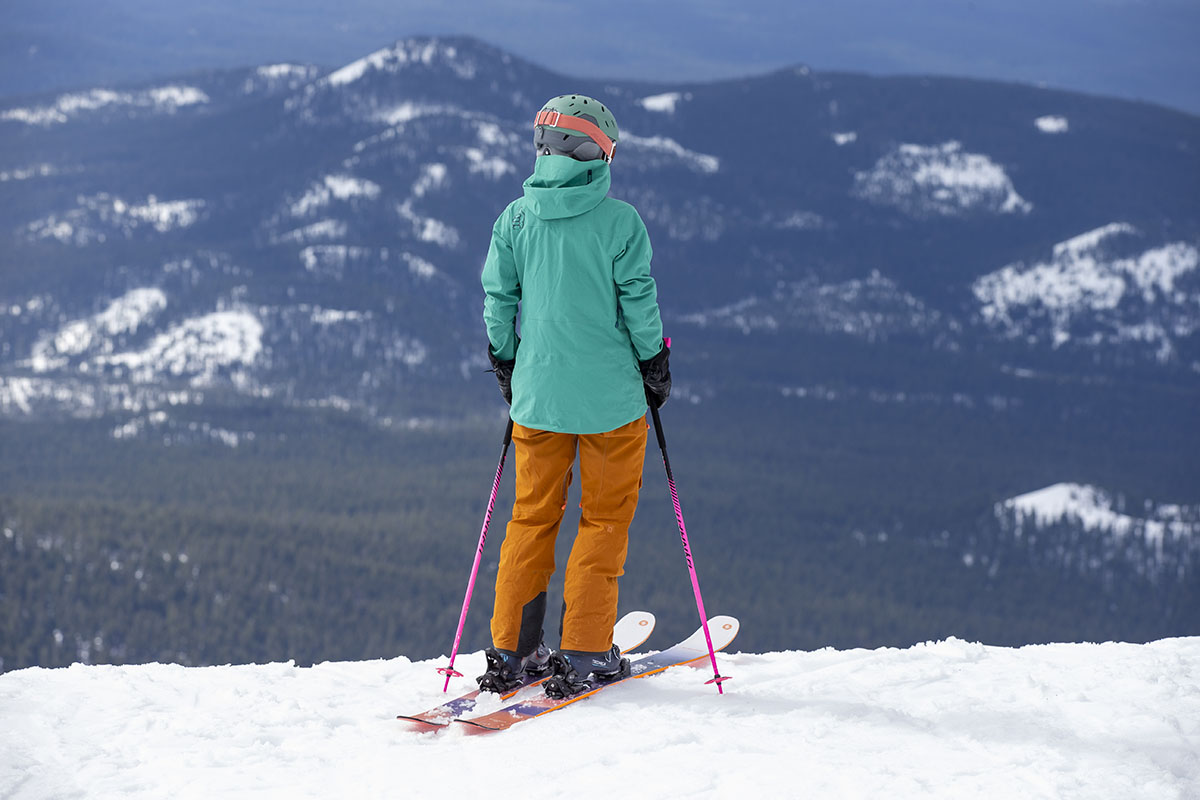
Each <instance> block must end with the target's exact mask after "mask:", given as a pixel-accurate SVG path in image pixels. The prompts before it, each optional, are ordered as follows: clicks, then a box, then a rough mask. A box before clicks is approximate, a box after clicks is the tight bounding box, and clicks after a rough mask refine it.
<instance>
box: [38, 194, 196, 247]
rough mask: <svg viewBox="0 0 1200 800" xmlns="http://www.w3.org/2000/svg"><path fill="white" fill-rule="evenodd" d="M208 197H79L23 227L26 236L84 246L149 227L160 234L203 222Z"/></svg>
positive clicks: (97, 195) (130, 235) (99, 195)
mask: <svg viewBox="0 0 1200 800" xmlns="http://www.w3.org/2000/svg"><path fill="white" fill-rule="evenodd" d="M205 205H206V204H205V202H204V200H201V199H197V198H188V199H183V200H159V199H158V197H156V196H155V195H147V197H146V199H145V201H143V202H129V201H126V200H124V199H122V198H121V197H118V196H116V195H111V194H107V193H100V194H96V195H88V196H79V197H77V198H76V207H75V208H73V209H71V210H70V211H67V212H64V213H63V214H62V215H61V216H60V215H58V214H51V215H50V216H48V217H43V218H42V219H39V220H35V221H34V222H31V223H29V224H28V225H26V226H25V227H24V228H23V231H24V232H25V234H26V237H27V238H29V239H30V240H33V241H37V240H40V239H56V240H58V241H59V242H61V243H63V244H73V245H75V246H77V247H84V246H86V245H89V244H94V243H96V242H105V241H107V239H108V236H109V234H119V235H121V236H123V237H125V238H130V237H132V236H133V234H134V232H136V231H140V230H142V229H143V228H145V227H147V226H149V227H150V228H153V229H154V230H155V231H156V232H158V233H170V232H172V231H174V230H176V229H180V228H190V227H191V226H193V225H195V224H196V223H197V222H199V221H200V218H201V216H202V214H203V213H204V209H205Z"/></svg>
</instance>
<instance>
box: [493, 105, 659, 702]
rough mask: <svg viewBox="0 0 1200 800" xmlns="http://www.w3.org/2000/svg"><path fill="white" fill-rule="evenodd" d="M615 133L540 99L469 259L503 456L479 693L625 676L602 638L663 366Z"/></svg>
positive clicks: (642, 231)
mask: <svg viewBox="0 0 1200 800" xmlns="http://www.w3.org/2000/svg"><path fill="white" fill-rule="evenodd" d="M618 137H619V132H618V130H617V123H616V120H615V119H614V118H613V114H612V112H611V111H609V109H608V108H607V107H606V106H605V105H603V104H602V103H600V102H599V101H598V100H596V99H594V98H591V97H587V96H584V95H581V94H569V95H561V96H559V97H555V98H553V99H551V100H550V101H548V102H547V103H546V105H545V106H544V107H543V108H542V110H541V111H540V112H538V114H537V116H536V117H535V119H534V147H535V148H536V151H537V157H536V159H535V161H534V169H533V174H532V175H531V176H530V177H529V178H527V179H526V180H525V183H524V193H523V196H522V197H520V198H518V199H516V200H514V201H513V202H512V203H510V204H509V205H508V207H507V208H505V209H504V211H503V213H501V214H500V217H499V218H498V219H497V220H496V223H495V225H494V226H493V228H492V239H491V245H490V247H489V248H488V254H487V260H486V261H485V263H484V266H483V275H482V283H483V289H484V292H485V299H484V311H483V318H484V323H485V325H486V328H487V335H488V340H489V347H488V358H489V359H490V361H491V363H492V368H493V371H494V372H495V375H496V379H497V381H498V382H499V384H500V391H501V393H502V394H503V396H504V399H505V401H507V402H508V403H509V405H510V406H511V407H512V409H511V416H512V420H513V437H512V439H513V443H514V449H515V455H516V469H515V472H516V495H515V498H514V502H513V512H512V520H511V522H509V524H508V529H507V531H506V534H505V539H504V544H503V545H502V546H501V549H500V566H499V572H498V573H497V575H496V604H495V608H494V610H493V614H492V622H491V632H492V647H490V648H489V649H488V650H487V651H486V655H487V663H488V666H487V671H486V672H485V673H484V674H483V675H481V676H480V677H479V678H478V682H479V685H480V688H481V689H485V690H489V691H496V692H504V691H507V690H508V689H511V688H513V687H515V686H516V685H518V684H519V683H521V682H522V680H523V674H529V675H539V676H540V675H546V674H548V673H552V677H550V678H549V679H548V680H547V681H546V684H545V687H546V693H547V694H551V695H554V696H567V695H571V694H575V693H578V692H580V691H583V690H584V689H586V688H590V687H591V686H592V685H594V682H595V683H602V682H605V681H611V680H614V679H616V678H619V677H625V676H627V675H628V674H629V662H628V660H627V659H622V658H621V657H620V652H619V650H618V649H617V648H616V647H615V646H613V643H612V629H613V624H614V622H615V621H616V618H617V580H618V578H619V576H620V575H622V574H623V572H624V564H625V556H626V551H627V545H628V539H629V525H630V523H631V522H632V521H633V515H634V511H635V510H636V508H637V500H638V490H639V489H640V487H641V484H642V466H643V463H644V459H645V450H646V430H647V424H646V420H645V415H646V405H647V403H648V402H649V403H654V404H655V406H656V407H661V406H662V404H663V403H664V402H666V400H667V396H668V395H669V394H670V389H671V373H670V369H669V365H668V356H669V355H670V351H669V349H668V348H667V346H666V342H665V341H664V339H663V330H662V320H661V318H660V315H659V309H658V301H657V288H656V286H655V283H654V279H653V278H652V277H651V276H650V258H651V248H650V239H649V237H648V236H647V234H646V227H645V225H644V224H643V223H642V219H641V217H640V216H638V213H637V211H636V209H634V207H633V206H631V205H629V204H628V203H625V202H622V201H620V200H616V199H614V198H611V197H608V196H607V193H608V189H609V186H610V182H611V176H610V174H609V164H610V162H611V161H612V156H613V149H614V147H615V145H616V143H617V141H618ZM518 306H519V308H520V317H521V325H520V333H519V335H518V331H517V326H516V320H517V312H518ZM577 453H578V456H579V470H580V482H581V493H582V499H581V502H580V507H581V509H582V511H581V514H580V520H579V530H578V533H577V535H576V537H575V542H574V544H573V546H572V549H571V556H570V559H569V560H568V562H567V570H566V575H565V578H564V588H563V594H564V602H563V612H562V618H561V623H560V630H559V632H560V636H561V643H560V648H559V650H558V652H557V653H553V654H552V653H551V652H550V650H549V649H548V648H547V647H546V645H545V643H544V642H543V623H544V619H545V614H546V588H547V586H548V585H549V582H550V577H551V575H552V574H553V572H554V566H555V565H554V543H555V538H556V536H557V534H558V528H559V525H560V524H561V522H562V518H563V514H564V512H565V510H566V501H567V490H568V487H569V486H570V484H571V479H572V470H573V467H574V464H575V459H576V454H577Z"/></svg>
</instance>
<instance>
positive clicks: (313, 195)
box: [290, 175, 380, 217]
mask: <svg viewBox="0 0 1200 800" xmlns="http://www.w3.org/2000/svg"><path fill="white" fill-rule="evenodd" d="M379 192H380V188H379V184H377V183H375V182H374V181H369V180H367V179H365V178H356V177H354V176H353V175H326V176H325V177H324V178H322V179H321V180H319V181H317V182H315V183H313V184H312V185H311V186H309V188H308V190H307V191H306V192H305V193H304V195H303V196H302V197H301V198H300V199H299V200H297V201H295V202H294V203H292V204H291V206H290V211H291V214H292V216H293V217H303V216H307V215H308V214H311V213H312V212H313V211H316V210H318V209H321V208H325V207H326V206H328V205H329V204H330V203H331V202H333V201H334V200H340V201H342V202H348V201H351V200H356V199H358V198H360V197H362V198H366V199H367V200H374V199H375V198H377V197H379Z"/></svg>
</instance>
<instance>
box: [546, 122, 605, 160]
mask: <svg viewBox="0 0 1200 800" xmlns="http://www.w3.org/2000/svg"><path fill="white" fill-rule="evenodd" d="M533 124H534V125H548V126H550V127H551V128H566V129H568V130H572V131H579V132H580V133H582V134H583V135H584V136H586V137H588V138H589V139H591V140H592V141H593V142H595V143H596V144H598V145H600V149H601V150H602V151H603V152H604V160H605V161H612V157H613V150H615V149H616V147H617V143H616V142H614V141H613V140H612V139H610V138H608V134H606V133H605V132H604V131H602V130H600V126H599V125H596V124H595V123H592V122H588V121H587V120H586V119H582V118H580V117H572V116H571V115H569V114H562V113H559V112H558V111H548V110H543V111H539V112H538V113H537V116H536V117H534V118H533Z"/></svg>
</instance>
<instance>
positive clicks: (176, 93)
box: [0, 85, 209, 127]
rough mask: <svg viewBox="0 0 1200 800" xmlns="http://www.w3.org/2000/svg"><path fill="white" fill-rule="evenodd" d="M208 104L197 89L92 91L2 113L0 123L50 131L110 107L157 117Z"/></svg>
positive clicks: (164, 87)
mask: <svg viewBox="0 0 1200 800" xmlns="http://www.w3.org/2000/svg"><path fill="white" fill-rule="evenodd" d="M208 102H209V97H208V95H207V94H205V93H204V92H203V91H202V90H200V89H197V88H196V87H194V86H176V85H170V86H160V87H156V88H153V89H147V90H145V91H140V92H116V91H113V90H111V89H91V90H89V91H86V92H74V93H71V94H63V95H59V96H58V97H57V98H56V99H55V100H54V102H53V103H52V104H51V105H46V106H33V107H28V108H11V109H8V110H6V111H2V112H0V120H11V121H13V122H21V123H24V124H26V125H40V126H43V127H49V126H50V125H61V124H63V123H66V122H69V121H71V119H73V118H75V117H77V116H80V115H81V114H83V113H86V112H90V111H97V110H99V109H102V108H106V107H109V106H117V107H120V106H125V107H130V108H148V109H150V110H152V111H156V112H158V113H165V114H173V113H175V111H177V110H178V109H180V108H183V107H185V106H194V105H203V104H205V103H208Z"/></svg>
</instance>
